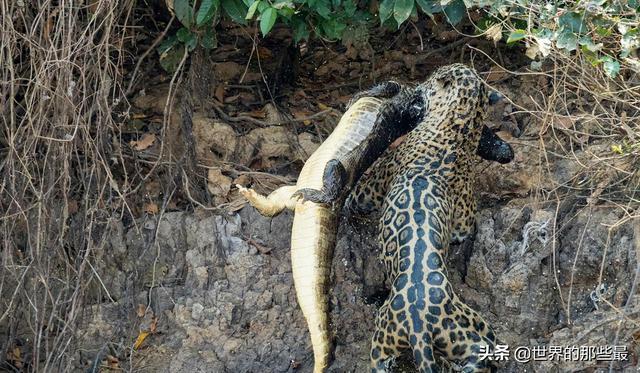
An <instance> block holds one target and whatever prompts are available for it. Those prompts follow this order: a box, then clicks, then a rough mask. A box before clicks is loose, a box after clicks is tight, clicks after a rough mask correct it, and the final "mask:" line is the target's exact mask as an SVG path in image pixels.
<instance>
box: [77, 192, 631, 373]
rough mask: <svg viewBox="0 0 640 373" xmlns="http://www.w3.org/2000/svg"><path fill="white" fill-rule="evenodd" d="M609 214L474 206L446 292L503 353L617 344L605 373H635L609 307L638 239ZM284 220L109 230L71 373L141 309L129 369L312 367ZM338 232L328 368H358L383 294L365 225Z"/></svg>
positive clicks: (124, 332) (403, 367)
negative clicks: (100, 298) (623, 355)
mask: <svg viewBox="0 0 640 373" xmlns="http://www.w3.org/2000/svg"><path fill="white" fill-rule="evenodd" d="M613 211H615V210H611V209H607V208H595V207H594V208H591V209H590V210H588V209H583V210H581V211H580V212H578V213H577V214H566V215H565V216H562V217H558V219H557V224H556V226H555V227H554V224H553V222H554V217H555V214H556V211H555V209H552V208H548V207H545V208H542V207H540V208H538V207H535V205H534V204H532V203H531V202H530V201H529V200H512V201H510V202H509V203H508V204H506V205H504V206H501V207H486V208H484V209H482V210H481V211H479V213H478V231H477V234H476V237H475V240H474V241H473V244H469V243H466V244H463V245H461V246H453V247H452V248H451V251H450V254H449V276H450V277H451V278H452V281H453V283H454V288H455V289H456V291H457V292H458V294H459V295H460V296H461V297H462V298H463V299H464V300H465V301H466V302H468V303H469V304H470V305H471V306H472V307H473V308H475V309H477V310H479V311H480V312H481V313H482V314H483V315H484V317H485V318H486V319H487V320H488V321H489V322H490V323H492V324H493V326H494V327H495V329H496V331H497V333H498V336H499V338H500V339H501V340H502V341H503V342H504V343H505V344H508V345H509V346H510V348H511V350H512V351H513V349H514V348H515V347H517V346H528V347H533V346H547V347H548V346H549V345H560V346H571V345H576V346H581V345H584V346H599V345H613V344H614V343H615V344H617V345H624V346H627V348H628V354H629V360H628V361H625V362H622V363H619V362H616V363H614V364H613V371H623V370H625V371H632V370H633V371H635V369H636V368H635V364H636V361H637V356H638V346H637V344H636V342H634V340H633V336H632V333H633V331H634V330H636V331H637V330H638V326H637V324H634V323H633V322H629V321H627V322H622V323H620V322H618V320H619V319H620V318H619V313H618V311H616V310H621V309H622V308H623V307H624V305H625V302H626V300H627V298H628V296H629V292H630V286H631V284H632V281H633V276H634V274H635V271H636V263H637V259H638V258H637V248H636V247H634V240H638V236H637V234H638V232H637V230H636V232H634V227H633V225H632V224H631V223H624V224H621V225H619V226H617V228H616V229H613V230H611V232H610V233H609V228H608V227H607V225H612V224H614V223H616V222H617V221H619V220H620V216H616V215H615V214H614V213H613ZM291 222H292V214H291V213H288V212H287V213H284V214H282V215H280V216H278V217H275V218H272V219H269V218H264V217H262V216H260V215H258V214H257V213H256V212H255V211H254V210H253V209H252V208H251V207H245V208H244V209H242V210H241V211H240V212H239V213H238V214H235V215H231V216H218V215H210V214H201V213H198V212H196V213H193V214H187V213H180V212H175V213H167V214H165V215H164V216H163V217H162V219H161V220H160V222H159V223H158V222H156V221H155V220H148V221H146V222H139V224H138V228H132V229H129V230H128V231H125V230H124V229H123V228H122V227H114V229H113V234H112V236H111V244H110V247H109V250H106V251H105V252H103V253H101V254H102V256H101V257H99V258H98V259H99V260H98V263H99V267H98V268H96V270H97V271H98V273H99V274H100V276H101V278H102V279H104V288H106V289H108V291H109V296H110V297H111V298H112V299H113V302H110V301H109V302H105V303H102V304H101V305H96V306H93V307H92V308H91V309H90V310H89V311H88V315H87V317H88V319H87V320H88V324H87V326H86V327H84V328H83V331H82V335H83V336H82V340H83V343H82V344H83V346H84V348H83V349H82V350H80V351H79V352H78V356H77V360H76V362H77V363H78V366H77V368H78V369H81V370H84V369H86V368H87V367H89V366H90V365H92V364H93V363H94V360H95V358H96V356H100V351H101V350H104V347H105V346H110V348H111V349H114V348H115V349H116V350H117V347H114V346H120V348H121V349H123V348H124V349H130V348H131V346H132V344H133V341H134V340H135V338H136V336H137V334H138V331H139V330H144V328H145V322H144V318H145V317H141V316H140V315H141V313H137V314H136V309H137V308H142V309H144V308H148V311H150V312H151V314H152V315H154V316H155V317H157V321H156V324H157V327H156V329H155V333H152V334H151V335H150V336H149V337H148V338H147V339H146V340H145V342H144V343H143V344H142V346H141V347H140V348H139V349H138V350H136V351H133V354H132V355H131V360H130V361H131V362H132V364H133V366H135V367H142V368H143V370H145V371H154V372H186V371H188V372H192V371H194V372H291V371H300V372H309V371H311V368H312V363H313V361H312V351H311V345H310V340H309V337H308V334H307V332H306V326H305V322H304V319H303V316H302V314H301V312H300V310H299V308H298V306H297V303H296V298H295V291H294V288H293V283H292V278H291V266H290V262H289V256H288V247H289V234H290V229H291ZM344 223H345V224H340V227H341V228H340V231H339V235H338V242H337V247H336V251H335V258H334V262H333V274H332V285H333V286H332V294H331V309H332V311H331V320H332V329H333V332H334V335H335V343H336V349H335V361H334V363H333V365H332V366H331V368H330V371H331V372H363V371H366V370H367V367H368V351H369V339H370V336H371V333H372V330H373V321H374V317H375V312H376V309H377V304H380V301H381V300H382V299H383V298H384V289H385V284H384V276H383V268H382V265H381V263H380V262H379V260H378V255H377V254H378V247H377V244H376V240H375V237H376V235H375V225H376V224H371V223H370V222H367V221H364V220H363V221H359V220H353V221H347V220H346V219H345V220H344ZM156 224H158V226H157V238H156V239H155V240H154V239H153V238H154V236H155V235H156V232H155V229H156ZM554 231H555V232H558V233H556V234H554ZM607 237H609V240H608V241H607ZM154 242H155V244H154ZM605 247H606V248H607V249H606V257H605V258H604V260H603V253H604V251H603V250H604V248H605ZM554 263H555V264H554ZM602 263H604V266H603V270H602V274H601V273H600V269H601V264H602ZM600 275H601V276H602V280H601V282H600V281H599V278H600ZM600 283H602V284H603V285H604V286H605V290H603V291H602V292H600V293H601V296H600V299H599V298H598V296H595V295H594V294H600V293H594V290H596V288H598V285H599V284H600ZM105 301H106V300H105ZM146 306H148V307H146ZM596 307H597V308H596ZM627 311H628V312H629V315H630V316H632V315H635V316H637V314H638V312H639V311H640V307H639V305H638V304H637V302H632V303H631V304H629V305H628V306H627ZM636 320H637V317H636ZM616 335H617V339H616ZM636 338H637V334H636ZM116 352H117V351H116ZM404 360H407V361H404V362H403V359H400V362H399V363H397V365H398V366H399V368H398V369H397V370H396V371H398V370H400V371H408V372H410V371H412V368H411V364H410V360H409V359H404ZM608 365H609V363H608V362H601V363H598V364H596V363H595V362H593V361H592V362H562V361H555V362H548V361H542V362H531V363H528V364H524V363H517V362H514V361H513V358H512V359H511V361H509V362H508V363H506V364H502V366H501V371H505V372H530V371H535V372H548V371H569V370H571V369H574V368H585V369H586V368H588V369H591V370H589V371H592V369H594V368H607V367H608Z"/></svg>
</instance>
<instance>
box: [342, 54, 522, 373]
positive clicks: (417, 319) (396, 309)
mask: <svg viewBox="0 0 640 373" xmlns="http://www.w3.org/2000/svg"><path fill="white" fill-rule="evenodd" d="M417 92H419V93H420V94H422V95H424V97H425V100H424V102H425V104H426V105H427V107H426V110H425V112H426V114H425V116H424V118H423V120H422V122H421V123H420V124H419V125H418V126H417V127H416V129H415V130H413V131H412V132H410V133H409V135H408V136H407V138H406V139H405V141H404V142H403V143H402V144H401V145H400V146H399V147H398V148H396V149H394V150H388V151H387V152H385V154H384V155H383V156H382V157H381V158H380V159H379V160H378V161H377V162H376V164H374V166H373V167H372V172H371V175H370V177H368V178H367V179H365V180H362V181H361V183H360V184H359V185H358V186H357V187H356V189H355V190H354V192H353V193H352V195H351V198H350V204H351V208H352V209H354V208H355V209H356V210H360V211H361V210H371V209H375V208H380V210H381V212H382V214H381V218H380V234H379V239H380V242H381V245H382V251H383V252H382V256H383V260H384V263H385V269H386V273H387V276H388V277H389V279H390V280H391V292H390V295H389V297H388V298H387V300H386V301H385V302H384V304H383V305H382V307H381V308H380V310H379V312H378V315H377V318H376V323H375V325H376V329H375V332H374V335H373V340H372V346H371V369H372V372H387V371H388V369H389V363H390V361H392V360H393V358H395V357H396V356H398V355H399V354H400V353H401V351H402V350H406V349H410V350H412V352H413V357H414V359H415V362H416V364H417V366H418V368H419V370H420V372H439V371H440V367H439V365H438V364H437V362H436V354H440V355H442V356H444V357H445V358H446V359H447V360H450V361H453V362H455V363H456V364H459V365H460V366H461V369H462V371H463V372H484V371H489V370H491V369H492V366H490V364H489V362H488V361H486V360H481V359H479V352H480V350H481V348H483V347H484V346H486V347H487V348H489V349H492V348H493V346H494V345H495V343H496V336H495V334H494V331H493V330H492V328H491V327H490V326H489V325H488V324H487V323H486V322H485V321H484V320H483V318H482V317H481V316H480V315H479V314H478V313H477V312H476V311H474V310H473V309H471V308H470V307H469V306H467V305H466V304H464V303H463V302H462V301H461V300H460V299H459V298H458V297H457V295H456V294H455V293H454V292H453V288H452V286H451V284H450V282H449V281H448V279H447V269H446V266H445V262H444V258H445V256H446V254H447V250H448V247H449V244H450V242H452V241H461V240H463V239H464V238H465V237H467V236H468V235H470V234H471V233H472V232H473V229H474V224H475V220H474V219H475V211H476V202H475V199H474V198H473V193H472V180H473V178H474V169H475V167H474V166H475V163H476V160H477V159H479V158H478V156H477V152H480V150H479V145H482V144H480V138H481V134H482V131H483V123H484V120H485V112H486V106H487V104H488V101H489V99H488V95H487V93H486V90H485V86H484V84H483V82H482V80H481V79H480V78H479V77H478V76H477V74H476V73H475V71H474V70H472V69H470V68H468V67H466V66H464V65H462V64H454V65H449V66H445V67H443V68H440V69H438V70H437V71H436V72H434V73H433V75H432V76H431V77H430V78H429V79H428V80H427V81H426V82H425V83H423V84H421V85H420V86H418V88H417ZM496 144H498V145H499V146H501V145H502V144H503V142H497V143H496ZM508 150H509V151H510V148H509V149H508ZM507 158H508V160H510V158H512V153H511V156H510V157H507ZM496 160H499V159H496Z"/></svg>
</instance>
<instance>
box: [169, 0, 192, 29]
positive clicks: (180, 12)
mask: <svg viewBox="0 0 640 373" xmlns="http://www.w3.org/2000/svg"><path fill="white" fill-rule="evenodd" d="M173 11H174V12H175V13H176V17H178V21H180V23H182V25H183V26H184V27H187V28H189V27H191V24H192V23H193V9H192V8H191V5H190V4H189V0H175V1H174V2H173Z"/></svg>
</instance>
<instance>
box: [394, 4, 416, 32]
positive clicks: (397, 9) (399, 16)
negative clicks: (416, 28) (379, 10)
mask: <svg viewBox="0 0 640 373" xmlns="http://www.w3.org/2000/svg"><path fill="white" fill-rule="evenodd" d="M413 5H414V2H413V0H396V3H395V5H394V6H393V18H395V20H396V22H398V27H400V25H401V24H402V22H404V21H406V20H407V19H408V18H409V16H410V15H411V11H412V10H413Z"/></svg>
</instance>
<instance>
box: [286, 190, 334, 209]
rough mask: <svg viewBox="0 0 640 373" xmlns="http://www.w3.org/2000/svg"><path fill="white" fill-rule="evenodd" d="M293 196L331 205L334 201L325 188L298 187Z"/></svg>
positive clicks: (303, 200) (304, 200)
mask: <svg viewBox="0 0 640 373" xmlns="http://www.w3.org/2000/svg"><path fill="white" fill-rule="evenodd" d="M291 197H292V198H297V199H299V200H302V202H306V201H310V202H313V203H319V204H322V205H331V204H333V202H334V201H333V199H332V198H331V197H330V196H329V195H328V194H327V193H326V192H325V191H324V190H317V189H311V188H302V189H298V190H297V191H296V192H295V193H293V195H292V196H291Z"/></svg>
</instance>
